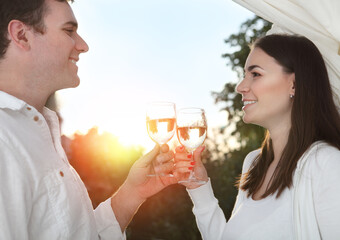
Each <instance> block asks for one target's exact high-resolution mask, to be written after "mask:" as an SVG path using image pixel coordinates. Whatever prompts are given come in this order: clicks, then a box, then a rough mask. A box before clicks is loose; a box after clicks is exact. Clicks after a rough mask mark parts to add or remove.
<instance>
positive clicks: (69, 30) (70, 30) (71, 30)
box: [65, 29, 74, 33]
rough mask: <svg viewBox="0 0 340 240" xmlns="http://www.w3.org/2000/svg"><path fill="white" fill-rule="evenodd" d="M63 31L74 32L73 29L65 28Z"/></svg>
mask: <svg viewBox="0 0 340 240" xmlns="http://www.w3.org/2000/svg"><path fill="white" fill-rule="evenodd" d="M65 31H66V32H68V33H73V32H74V30H73V29H65Z"/></svg>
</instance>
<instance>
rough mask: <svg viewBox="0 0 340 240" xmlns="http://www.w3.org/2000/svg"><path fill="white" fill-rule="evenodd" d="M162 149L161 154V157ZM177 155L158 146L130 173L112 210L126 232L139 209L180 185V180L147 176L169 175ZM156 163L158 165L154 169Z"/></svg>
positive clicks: (113, 198)
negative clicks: (146, 202) (178, 183)
mask: <svg viewBox="0 0 340 240" xmlns="http://www.w3.org/2000/svg"><path fill="white" fill-rule="evenodd" d="M160 149H161V153H160ZM173 158H174V153H173V152H172V151H169V147H168V145H166V144H164V145H162V146H161V147H159V146H158V145H156V146H155V147H154V149H153V150H152V151H151V152H149V153H147V154H146V155H144V156H143V157H141V158H140V159H139V160H137V161H136V162H135V163H134V164H133V166H132V167H131V169H130V172H129V175H128V177H127V179H126V181H125V182H124V183H123V185H122V186H121V187H120V189H119V190H118V191H117V192H116V193H115V194H114V195H113V196H112V198H111V206H112V210H113V212H114V213H115V216H116V219H117V221H118V222H119V225H120V227H121V229H122V231H124V230H125V228H126V227H127V225H128V224H129V222H130V220H131V218H132V217H133V215H134V214H135V212H136V211H137V209H138V208H139V206H140V205H141V204H142V203H143V202H144V201H145V200H146V199H147V198H148V197H150V196H152V195H154V194H156V193H158V192H159V191H161V190H162V189H163V188H165V187H166V186H169V185H171V184H174V183H177V179H176V178H174V177H169V176H164V177H162V176H155V177H148V176H147V175H149V174H151V173H153V171H154V172H155V173H156V174H162V173H163V174H168V173H171V172H172V171H173V170H174V163H173V161H171V160H172V159H173ZM153 161H156V162H157V163H158V164H156V165H157V167H155V168H154V167H153V166H154V164H153Z"/></svg>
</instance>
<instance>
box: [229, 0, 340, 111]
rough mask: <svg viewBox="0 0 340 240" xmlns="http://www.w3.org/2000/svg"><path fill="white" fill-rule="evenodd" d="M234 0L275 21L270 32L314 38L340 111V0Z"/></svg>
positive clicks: (270, 20)
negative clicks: (324, 63)
mask: <svg viewBox="0 0 340 240" xmlns="http://www.w3.org/2000/svg"><path fill="white" fill-rule="evenodd" d="M233 1H234V2H236V3H238V4H240V5H242V6H243V7H245V8H247V9H249V10H250V11H252V12H254V13H255V14H256V15H258V16H260V17H262V18H264V19H266V20H267V21H269V22H272V23H273V27H272V29H271V30H270V31H269V32H268V33H267V34H272V33H290V34H299V35H303V36H305V37H307V38H308V39H310V40H311V41H313V42H314V44H315V45H316V46H317V47H318V48H319V50H320V52H321V53H322V55H323V58H324V60H325V62H326V66H327V70H328V74H329V79H330V82H331V85H332V89H333V94H334V100H335V103H336V104H337V106H338V109H339V111H340V0H233Z"/></svg>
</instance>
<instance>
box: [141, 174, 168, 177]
mask: <svg viewBox="0 0 340 240" xmlns="http://www.w3.org/2000/svg"><path fill="white" fill-rule="evenodd" d="M146 176H147V177H174V175H173V174H170V173H169V174H165V173H162V174H154V173H151V174H148V175H146Z"/></svg>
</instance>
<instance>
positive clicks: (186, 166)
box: [174, 146, 208, 189]
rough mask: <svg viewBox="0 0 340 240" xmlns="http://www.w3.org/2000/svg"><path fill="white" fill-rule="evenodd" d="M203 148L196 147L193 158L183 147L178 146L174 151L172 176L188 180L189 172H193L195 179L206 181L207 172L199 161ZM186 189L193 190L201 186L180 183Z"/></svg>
mask: <svg viewBox="0 0 340 240" xmlns="http://www.w3.org/2000/svg"><path fill="white" fill-rule="evenodd" d="M204 149H205V146H200V147H198V148H197V149H196V150H195V152H194V156H192V155H191V154H189V153H188V152H187V151H186V150H185V148H184V147H183V146H179V147H177V148H176V149H175V151H176V153H175V171H174V176H175V177H176V178H177V179H178V180H179V181H181V180H185V179H188V177H189V175H190V171H194V173H195V176H196V178H198V179H200V180H204V181H208V174H207V171H206V169H205V167H204V165H203V163H202V161H201V154H202V152H203V150H204ZM181 184H182V185H184V186H186V187H187V188H188V189H193V188H197V187H199V186H201V185H202V184H198V183H194V182H193V183H181Z"/></svg>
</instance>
